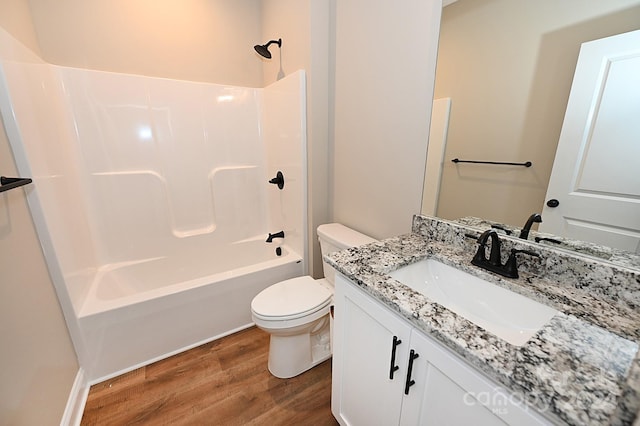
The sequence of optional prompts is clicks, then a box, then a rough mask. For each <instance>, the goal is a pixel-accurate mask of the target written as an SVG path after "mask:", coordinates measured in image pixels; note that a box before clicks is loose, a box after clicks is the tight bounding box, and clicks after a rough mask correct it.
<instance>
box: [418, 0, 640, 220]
mask: <svg viewBox="0 0 640 426" xmlns="http://www.w3.org/2000/svg"><path fill="white" fill-rule="evenodd" d="M637 28H640V2H639V1H638V0H612V1H606V2H600V1H587V0H563V1H561V2H559V1H557V0H540V1H528V0H517V1H514V0H458V1H457V2H456V3H454V4H452V5H451V6H448V7H446V8H445V9H444V12H443V17H442V26H441V37H440V47H439V52H438V69H437V74H436V89H435V97H436V98H442V97H450V98H451V100H452V106H451V117H450V122H449V133H448V140H447V150H446V153H445V162H444V170H443V176H442V185H441V191H440V199H439V207H438V211H437V214H438V216H441V217H444V218H448V219H455V218H458V217H463V216H479V217H484V218H488V219H493V220H497V221H501V222H504V223H509V224H514V225H522V224H524V221H525V220H526V218H527V217H528V216H529V215H530V214H531V213H534V212H540V211H541V210H542V205H543V202H544V201H545V200H544V197H545V193H546V189H547V184H548V180H549V175H550V173H551V167H552V165H553V160H554V156H555V149H556V145H557V141H558V137H559V135H560V129H561V128H562V120H563V118H564V110H565V109H566V104H567V99H568V96H569V91H570V88H571V81H572V79H573V73H574V70H575V64H576V60H577V56H578V52H579V49H580V44H581V43H582V42H584V41H588V40H593V39H598V38H602V37H606V36H609V35H613V34H617V33H621V32H625V31H630V30H633V29H637ZM456 157H458V158H460V159H469V160H487V161H516V162H524V161H532V162H533V167H531V168H524V167H507V166H486V165H472V164H459V165H457V166H456V165H454V164H453V163H451V159H453V158H456ZM427 184H429V183H428V182H427Z"/></svg>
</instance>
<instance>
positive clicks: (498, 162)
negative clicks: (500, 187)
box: [451, 158, 533, 167]
mask: <svg viewBox="0 0 640 426" xmlns="http://www.w3.org/2000/svg"><path fill="white" fill-rule="evenodd" d="M451 161H452V162H454V163H456V164H458V163H474V164H498V165H504V166H524V167H531V166H532V165H533V163H532V162H531V161H527V162H526V163H507V162H505V161H473V160H459V159H457V158H454V159H453V160H451Z"/></svg>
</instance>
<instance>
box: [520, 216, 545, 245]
mask: <svg viewBox="0 0 640 426" xmlns="http://www.w3.org/2000/svg"><path fill="white" fill-rule="evenodd" d="M534 222H535V223H541V222H542V216H540V214H539V213H534V214H532V215H531V216H529V219H527V223H525V224H524V228H522V231H520V238H522V239H523V240H526V239H528V238H529V231H531V225H533V224H534Z"/></svg>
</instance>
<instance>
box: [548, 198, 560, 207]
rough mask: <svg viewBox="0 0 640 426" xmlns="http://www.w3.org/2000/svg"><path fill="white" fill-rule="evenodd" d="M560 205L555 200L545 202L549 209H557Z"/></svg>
mask: <svg viewBox="0 0 640 426" xmlns="http://www.w3.org/2000/svg"><path fill="white" fill-rule="evenodd" d="M559 205H560V201H558V200H556V199H555V198H552V199H550V200H549V201H547V206H549V207H552V208H554V207H558V206H559Z"/></svg>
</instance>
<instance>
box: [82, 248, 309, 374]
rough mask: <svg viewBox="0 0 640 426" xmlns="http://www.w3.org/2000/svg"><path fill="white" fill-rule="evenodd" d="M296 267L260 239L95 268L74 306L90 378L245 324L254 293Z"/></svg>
mask: <svg viewBox="0 0 640 426" xmlns="http://www.w3.org/2000/svg"><path fill="white" fill-rule="evenodd" d="M303 271H304V264H303V260H302V257H301V256H300V255H298V254H297V253H295V252H293V251H291V250H290V249H289V248H288V247H286V246H282V254H281V255H280V256H277V255H276V253H275V246H274V245H272V244H267V243H265V242H264V240H263V239H261V240H255V241H245V242H241V243H234V244H229V245H227V246H224V247H221V248H219V249H218V250H216V252H215V253H212V252H211V251H210V250H209V251H204V252H199V253H195V252H193V251H189V250H186V251H183V252H180V253H177V254H172V255H171V256H166V257H156V258H150V259H143V260H138V261H131V262H122V263H119V264H112V265H108V266H105V267H102V268H100V270H99V271H98V272H97V273H96V274H95V278H94V280H93V283H92V285H91V287H90V290H89V292H88V294H87V295H86V298H85V301H84V303H83V305H82V307H81V309H80V311H79V312H78V321H79V326H80V330H81V334H82V336H83V340H84V344H85V345H84V346H85V348H87V351H88V353H87V359H88V360H89V365H87V366H86V369H87V372H88V373H89V377H90V378H91V382H92V383H97V382H100V381H103V380H105V379H107V378H110V377H113V376H116V375H119V374H122V373H124V372H126V371H130V370H132V369H135V368H137V367H140V366H142V365H146V364H149V363H151V362H154V361H156V360H159V359H162V358H165V357H168V356H171V355H174V354H176V353H179V352H182V351H184V350H187V349H190V348H193V347H195V346H198V345H201V344H203V343H206V342H208V341H211V340H214V339H217V338H220V337H223V336H225V335H228V334H231V333H234V332H236V331H239V330H241V329H244V328H246V327H249V326H251V325H252V324H253V323H252V320H251V309H250V304H251V300H252V299H253V297H254V296H255V295H256V294H258V293H259V292H260V291H261V290H263V289H264V288H266V287H268V286H270V285H272V284H274V283H276V282H278V281H282V280H285V279H289V278H293V277H297V276H301V275H303Z"/></svg>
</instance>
